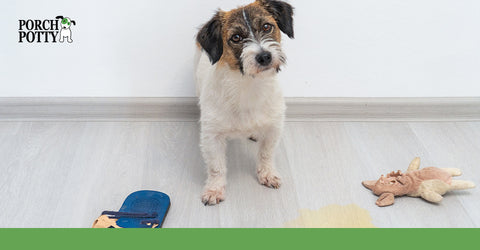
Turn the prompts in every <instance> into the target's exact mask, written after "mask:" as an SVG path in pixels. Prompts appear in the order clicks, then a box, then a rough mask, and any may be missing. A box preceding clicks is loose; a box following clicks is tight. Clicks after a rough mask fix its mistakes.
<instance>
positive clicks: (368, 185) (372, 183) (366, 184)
mask: <svg viewBox="0 0 480 250" xmlns="http://www.w3.org/2000/svg"><path fill="white" fill-rule="evenodd" d="M375 183H377V181H364V182H362V184H363V186H364V187H366V188H368V189H370V190H373V187H374V186H375Z"/></svg>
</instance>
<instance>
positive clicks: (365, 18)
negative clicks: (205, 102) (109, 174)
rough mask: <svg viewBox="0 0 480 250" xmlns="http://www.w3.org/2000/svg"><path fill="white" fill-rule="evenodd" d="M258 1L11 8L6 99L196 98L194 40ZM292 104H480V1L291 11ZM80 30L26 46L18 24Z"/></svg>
mask: <svg viewBox="0 0 480 250" xmlns="http://www.w3.org/2000/svg"><path fill="white" fill-rule="evenodd" d="M248 2H250V1H248V0H202V1H199V0H177V1H148V0H135V1H126V0H121V1H98V0H85V1H65V0H44V1H34V0H18V1H15V0H2V1H1V2H0V34H1V35H0V96H3V97H8V96H17V97H18V96H122V97H147V96H148V97H174V96H181V97H185V96H193V95H194V89H193V83H192V81H193V80H192V79H193V78H192V64H191V61H192V51H193V43H194V35H195V33H196V29H197V28H198V27H199V25H200V24H202V23H204V22H206V21H207V20H208V19H209V18H210V17H211V16H212V14H213V12H214V10H215V9H216V8H218V7H222V8H223V9H229V8H232V7H235V6H237V5H240V4H244V3H248ZM290 2H291V3H292V4H293V5H294V6H295V7H296V27H295V28H296V37H297V38H296V39H295V40H292V41H290V40H285V49H286V51H287V54H288V56H289V64H288V67H287V68H286V69H285V70H284V71H283V72H282V73H281V76H280V77H281V79H282V80H281V81H282V85H283V86H284V89H285V94H286V95H287V96H295V97H299V96H318V97H370V96H371V97H379V96H384V97H396V96H401V97H409V96H412V97H414V96H426V97H437V96H480V1H477V0H362V1H360V0H335V1H333V0H328V1H327V0H322V1H314V0H291V1H290ZM56 15H65V16H69V17H72V18H73V19H75V20H76V21H77V25H76V26H75V27H73V28H72V30H73V36H74V37H73V39H74V43H73V44H19V43H18V41H17V36H18V19H45V18H54V17H55V16H56Z"/></svg>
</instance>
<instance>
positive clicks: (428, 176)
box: [362, 158, 475, 207]
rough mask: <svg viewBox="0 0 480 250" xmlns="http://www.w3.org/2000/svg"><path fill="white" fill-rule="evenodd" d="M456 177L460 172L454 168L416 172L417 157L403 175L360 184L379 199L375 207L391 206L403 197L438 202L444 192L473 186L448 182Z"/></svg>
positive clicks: (455, 181) (397, 173)
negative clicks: (399, 197) (396, 197)
mask: <svg viewBox="0 0 480 250" xmlns="http://www.w3.org/2000/svg"><path fill="white" fill-rule="evenodd" d="M460 175H462V172H461V171H460V170H459V169H456V168H436V167H429V168H424V169H421V170H420V158H415V160H413V161H412V163H411V164H410V166H409V167H408V170H407V173H402V172H401V171H398V172H392V173H390V174H388V175H387V176H386V177H385V176H383V175H382V177H380V179H379V180H376V181H364V182H362V184H363V185H364V186H365V187H366V188H368V189H370V190H372V191H373V193H374V194H375V195H377V196H380V198H378V200H377V202H376V204H377V206H379V207H386V206H390V205H393V203H394V202H395V196H405V195H408V196H410V197H422V198H423V199H425V200H427V201H429V202H433V203H438V202H440V201H442V199H443V197H442V195H444V194H445V193H447V192H448V191H451V190H462V189H469V188H474V187H475V184H474V183H473V182H470V181H460V180H452V176H460Z"/></svg>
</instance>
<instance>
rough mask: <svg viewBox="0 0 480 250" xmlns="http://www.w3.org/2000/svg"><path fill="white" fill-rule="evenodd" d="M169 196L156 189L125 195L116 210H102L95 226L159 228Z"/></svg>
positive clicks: (168, 204)
mask: <svg viewBox="0 0 480 250" xmlns="http://www.w3.org/2000/svg"><path fill="white" fill-rule="evenodd" d="M169 208H170V197H168V195H166V194H164V193H160V192H156V191H138V192H135V193H133V194H131V195H129V196H128V197H127V199H125V201H124V202H123V205H122V207H121V208H120V210H119V211H118V212H113V211H104V212H103V213H102V216H100V218H98V219H97V220H96V221H95V223H94V225H93V227H96V228H105V227H106V228H161V227H162V224H163V221H164V220H165V216H166V215H167V212H168V209H169Z"/></svg>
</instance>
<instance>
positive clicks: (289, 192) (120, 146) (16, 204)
mask: <svg viewBox="0 0 480 250" xmlns="http://www.w3.org/2000/svg"><path fill="white" fill-rule="evenodd" d="M198 130H199V128H198V124H196V123H188V122H178V123H166V122H144V123H142V122H135V123H128V122H110V123H109V122H105V123H95V122H71V123H70V122H11V123H10V122H3V123H0V198H1V201H0V227H68V228H69V227H90V226H91V224H92V222H93V220H94V219H95V218H96V217H97V216H98V215H99V214H100V213H101V212H102V211H103V210H115V209H119V208H120V206H121V204H122V202H123V200H124V199H125V198H126V196H127V195H128V194H130V193H132V192H134V191H137V190H143V189H150V190H158V191H162V192H165V193H167V194H169V195H170V196H171V199H172V206H171V208H170V212H169V214H168V216H167V218H166V221H165V224H164V227H166V228H178V227H285V226H287V225H288V226H292V225H293V226H302V224H301V223H299V224H298V223H292V221H296V220H297V218H299V216H300V211H304V212H305V211H308V210H312V211H311V214H310V218H313V217H315V213H318V215H319V217H318V218H330V219H331V220H333V222H332V223H333V224H332V223H331V224H328V225H329V226H336V225H338V226H341V225H342V224H341V223H340V222H338V224H335V223H337V222H336V220H339V221H341V220H353V221H351V222H354V221H355V220H364V219H365V218H364V217H366V219H367V220H370V221H371V224H372V225H373V226H376V227H422V228H423V227H455V228H456V227H480V188H477V189H473V190H468V191H456V192H452V193H449V194H447V195H445V199H444V200H443V201H442V203H441V204H439V205H433V204H430V203H427V202H425V201H423V200H421V199H417V198H398V199H397V200H396V204H395V205H394V206H392V207H388V208H378V207H377V206H376V205H375V200H376V198H377V197H375V196H374V195H373V194H372V193H371V192H370V191H369V190H367V189H365V188H364V187H363V186H362V185H361V181H363V180H367V179H377V178H378V177H379V176H380V174H384V173H387V172H389V171H393V170H406V168H407V167H408V164H409V163H410V161H411V160H412V159H413V158H414V157H416V156H419V157H421V158H422V161H423V162H422V166H423V167H425V166H438V167H456V168H460V169H462V170H463V172H464V176H462V177H460V179H465V180H471V181H474V182H475V183H477V184H479V183H480V123H476V122H465V123H358V122H357V123H349V122H338V123H333V122H332V123H328V122H290V123H287V124H286V130H285V134H284V137H283V140H282V141H281V145H280V147H279V149H278V154H277V158H276V161H277V165H278V168H279V171H280V172H281V173H282V175H283V180H284V185H283V187H282V188H281V189H280V190H271V189H268V188H265V187H263V186H260V185H259V184H258V183H257V180H256V178H255V171H254V159H253V157H252V156H251V155H250V154H248V150H247V147H249V146H248V145H245V144H242V143H240V142H232V143H231V144H230V145H229V150H228V168H229V174H228V180H229V184H228V187H227V200H226V201H225V202H224V203H222V204H221V205H220V206H216V207H205V206H204V205H203V204H202V203H201V202H200V194H201V191H202V185H203V182H204V179H205V171H204V166H203V163H202V159H201V156H200V152H199V148H198V137H199V134H198ZM351 204H353V205H351ZM332 205H335V206H336V209H334V210H329V211H330V212H328V213H330V214H327V215H325V214H323V215H320V213H324V211H325V209H324V208H326V207H331V206H332ZM347 205H351V206H349V209H345V210H342V209H339V208H342V207H343V206H347ZM352 207H354V208H355V209H358V210H359V211H363V212H364V213H363V215H361V216H363V217H362V218H360V216H359V215H357V214H360V213H354V215H353V216H352V214H349V213H353V212H351V211H350V210H352ZM322 211H323V212H322ZM335 213H337V214H335ZM321 216H323V217H321ZM325 216H326V217H325ZM304 220H305V219H304ZM312 220H313V219H312ZM297 221H298V220H297ZM304 223H305V225H306V224H308V223H307V222H306V221H304ZM322 225H325V224H321V223H320V222H318V224H315V223H313V225H311V223H310V226H319V227H320V226H322Z"/></svg>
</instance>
